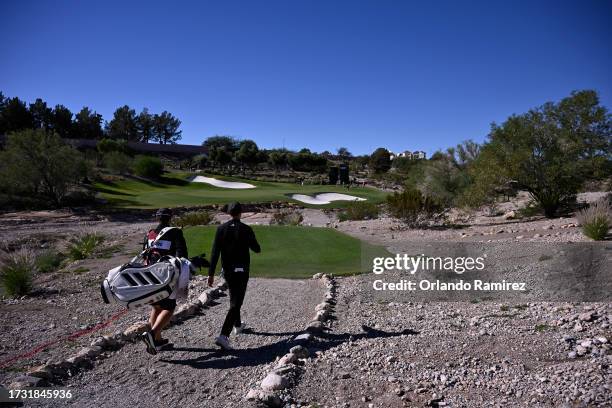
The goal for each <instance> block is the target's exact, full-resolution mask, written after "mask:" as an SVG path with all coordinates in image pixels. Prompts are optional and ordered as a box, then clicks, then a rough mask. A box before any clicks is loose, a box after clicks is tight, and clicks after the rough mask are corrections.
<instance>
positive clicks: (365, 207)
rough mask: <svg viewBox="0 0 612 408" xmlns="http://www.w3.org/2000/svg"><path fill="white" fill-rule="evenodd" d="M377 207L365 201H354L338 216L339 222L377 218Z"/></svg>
mask: <svg viewBox="0 0 612 408" xmlns="http://www.w3.org/2000/svg"><path fill="white" fill-rule="evenodd" d="M379 212H380V210H379V209H378V206H377V205H376V204H373V203H369V202H367V201H355V202H354V203H351V204H349V205H348V206H347V207H346V209H345V210H344V211H342V212H340V214H339V215H338V219H339V220H340V221H348V220H352V221H357V220H372V219H375V218H378V214H379Z"/></svg>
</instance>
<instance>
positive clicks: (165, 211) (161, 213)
mask: <svg viewBox="0 0 612 408" xmlns="http://www.w3.org/2000/svg"><path fill="white" fill-rule="evenodd" d="M155 215H156V216H157V217H172V210H171V209H169V208H160V209H159V210H157V212H156V213H155Z"/></svg>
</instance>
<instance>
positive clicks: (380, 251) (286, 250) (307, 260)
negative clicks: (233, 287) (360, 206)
mask: <svg viewBox="0 0 612 408" xmlns="http://www.w3.org/2000/svg"><path fill="white" fill-rule="evenodd" d="M253 230H254V231H255V235H256V236H257V240H258V241H259V244H260V245H261V253H260V254H254V253H251V276H260V277H268V278H309V277H311V276H312V275H313V274H315V273H318V272H323V273H333V274H336V275H347V274H355V273H360V272H367V271H368V265H364V266H363V267H362V265H361V264H362V255H367V256H370V257H371V256H372V255H373V254H375V255H376V256H389V253H388V252H387V251H386V250H385V249H384V248H382V247H376V246H372V245H370V244H367V243H365V242H361V241H359V240H358V239H356V238H353V237H350V236H348V235H346V234H343V233H340V232H338V231H336V230H333V229H329V228H313V227H292V226H258V225H255V226H253ZM215 231H216V226H206V227H190V228H186V229H185V230H184V234H185V239H186V240H187V246H188V249H189V254H190V255H196V254H200V253H202V252H206V255H207V257H208V258H209V259H210V250H211V247H212V241H213V236H214V233H215ZM220 267H221V266H220V265H219V266H218V268H217V271H218V270H219V269H220ZM202 273H207V271H202Z"/></svg>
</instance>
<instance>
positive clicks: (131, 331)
mask: <svg viewBox="0 0 612 408" xmlns="http://www.w3.org/2000/svg"><path fill="white" fill-rule="evenodd" d="M148 329H149V324H148V323H143V322H140V323H135V324H133V325H131V326H130V327H128V328H127V329H126V330H125V331H124V332H123V335H124V336H125V337H126V338H127V339H130V340H132V339H134V338H135V337H136V336H138V335H140V334H142V333H144V332H145V331H147V330H148Z"/></svg>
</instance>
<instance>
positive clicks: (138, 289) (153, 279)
mask: <svg viewBox="0 0 612 408" xmlns="http://www.w3.org/2000/svg"><path fill="white" fill-rule="evenodd" d="M133 261H134V260H133ZM133 261H132V262H130V263H127V264H125V265H121V266H118V267H116V268H113V269H111V270H110V271H109V272H108V276H107V277H106V279H104V282H102V287H101V292H102V299H103V300H104V303H111V302H112V303H119V304H121V305H124V306H126V307H127V308H128V309H133V308H136V307H140V306H144V305H149V304H151V303H155V302H158V301H160V300H162V299H165V298H167V297H168V296H170V295H171V294H172V292H173V291H174V290H175V288H176V286H177V284H178V279H179V275H180V273H181V268H182V267H183V266H182V265H181V264H182V262H181V260H180V259H179V258H175V257H173V256H165V257H163V258H161V259H160V260H159V261H158V262H156V263H154V264H152V265H146V264H144V263H138V262H133Z"/></svg>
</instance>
